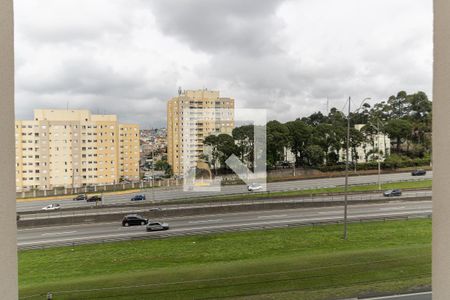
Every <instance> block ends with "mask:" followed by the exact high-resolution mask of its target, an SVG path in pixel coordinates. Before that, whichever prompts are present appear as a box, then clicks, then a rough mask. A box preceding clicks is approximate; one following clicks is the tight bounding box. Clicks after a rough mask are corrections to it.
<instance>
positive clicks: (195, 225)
mask: <svg viewBox="0 0 450 300" xmlns="http://www.w3.org/2000/svg"><path fill="white" fill-rule="evenodd" d="M431 208H432V206H431V201H412V202H408V201H395V202H390V203H383V204H364V205H352V206H351V207H350V209H349V218H350V220H360V219H371V218H391V217H406V216H426V215H431ZM342 215H343V214H342V208H341V207H320V208H302V209H284V210H270V211H250V212H241V213H224V214H215V215H202V216H189V217H177V218H171V219H165V220H160V221H165V222H168V223H169V224H170V227H171V229H170V230H168V231H161V232H146V231H145V228H144V227H142V226H136V227H122V226H121V220H117V221H116V222H112V223H98V224H95V223H94V224H83V225H71V226H57V227H43V228H30V229H20V230H18V237H17V240H18V246H19V248H22V249H23V248H32V247H44V246H53V245H63V244H71V243H86V242H88V243H89V242H99V241H108V240H111V241H112V240H120V239H129V238H148V237H169V236H176V235H188V234H200V233H208V232H223V231H231V230H251V229H258V228H276V227H285V226H295V225H299V224H307V223H320V222H328V221H330V222H331V221H340V220H342Z"/></svg>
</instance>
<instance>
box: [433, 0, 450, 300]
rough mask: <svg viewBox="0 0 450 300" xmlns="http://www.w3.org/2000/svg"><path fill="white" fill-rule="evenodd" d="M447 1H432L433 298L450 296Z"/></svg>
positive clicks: (449, 36)
mask: <svg viewBox="0 0 450 300" xmlns="http://www.w3.org/2000/svg"><path fill="white" fill-rule="evenodd" d="M449 131H450V1H448V0H434V80H433V299H435V300H448V299H450V285H449V279H450V218H449V216H450V199H449V197H448V195H450V184H449V182H450V135H449Z"/></svg>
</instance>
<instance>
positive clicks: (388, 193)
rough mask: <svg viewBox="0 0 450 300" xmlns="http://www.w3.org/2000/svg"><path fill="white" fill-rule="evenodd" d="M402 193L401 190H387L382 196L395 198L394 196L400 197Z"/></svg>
mask: <svg viewBox="0 0 450 300" xmlns="http://www.w3.org/2000/svg"><path fill="white" fill-rule="evenodd" d="M401 195H402V191H401V190H387V191H385V192H384V193H383V196H385V197H395V196H401Z"/></svg>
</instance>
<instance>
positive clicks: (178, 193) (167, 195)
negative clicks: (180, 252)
mask: <svg viewBox="0 0 450 300" xmlns="http://www.w3.org/2000/svg"><path fill="white" fill-rule="evenodd" d="M431 178H432V172H431V171H429V172H427V174H426V175H425V176H421V177H420V178H417V177H412V176H411V174H410V173H394V174H382V175H381V182H382V183H386V182H396V181H405V180H416V179H418V180H422V179H431ZM377 182H378V175H364V176H352V177H350V178H349V183H350V184H351V185H359V184H375V183H377ZM343 184H344V178H342V177H337V178H320V179H308V180H295V181H283V182H274V183H269V184H268V185H267V189H268V191H271V192H277V191H289V190H302V189H314V188H325V187H335V186H342V185H343ZM137 193H139V194H145V195H146V198H147V200H146V201H147V202H155V203H158V202H164V201H168V200H174V201H176V200H182V199H188V198H197V197H203V196H213V195H230V194H240V193H248V191H247V188H246V186H245V185H231V186H223V187H222V189H221V191H220V192H186V191H183V188H182V187H181V186H177V187H167V188H155V189H147V190H143V191H139V192H134V193H126V194H105V195H103V204H105V205H110V204H120V203H129V202H130V198H131V197H132V196H133V195H135V194H137ZM51 203H59V204H61V205H62V207H63V208H73V207H90V206H95V203H86V201H71V200H67V199H66V200H62V199H58V198H56V199H52V200H36V201H29V200H28V201H23V202H22V201H20V200H19V201H18V202H17V211H18V212H23V211H31V210H40V209H41V208H42V207H44V206H46V205H48V204H51Z"/></svg>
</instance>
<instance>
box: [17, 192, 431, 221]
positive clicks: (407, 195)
mask: <svg viewBox="0 0 450 300" xmlns="http://www.w3.org/2000/svg"><path fill="white" fill-rule="evenodd" d="M431 194H432V192H431V191H406V192H403V194H402V196H400V197H395V198H389V200H407V199H411V198H417V197H431ZM386 199H387V198H386V197H384V196H383V195H382V194H381V193H361V194H354V195H349V197H348V200H349V202H352V201H360V200H366V201H371V200H386ZM343 200H344V196H343V195H337V196H314V197H312V198H311V197H301V198H298V197H293V198H278V199H255V200H242V201H212V202H210V203H196V204H195V203H193V204H181V203H180V204H171V205H164V206H161V207H158V205H154V204H150V203H148V204H149V205H145V206H139V207H133V206H130V207H111V206H106V207H104V208H101V209H92V210H72V211H71V210H59V211H49V212H37V213H27V214H22V215H21V220H29V219H47V218H60V217H73V216H93V215H107V214H112V213H123V214H127V213H143V212H148V211H149V209H152V208H153V209H154V208H158V209H161V210H176V209H186V208H205V207H222V206H234V205H251V204H256V203H280V202H281V203H305V202H306V203H307V202H325V201H326V202H333V201H343Z"/></svg>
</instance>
